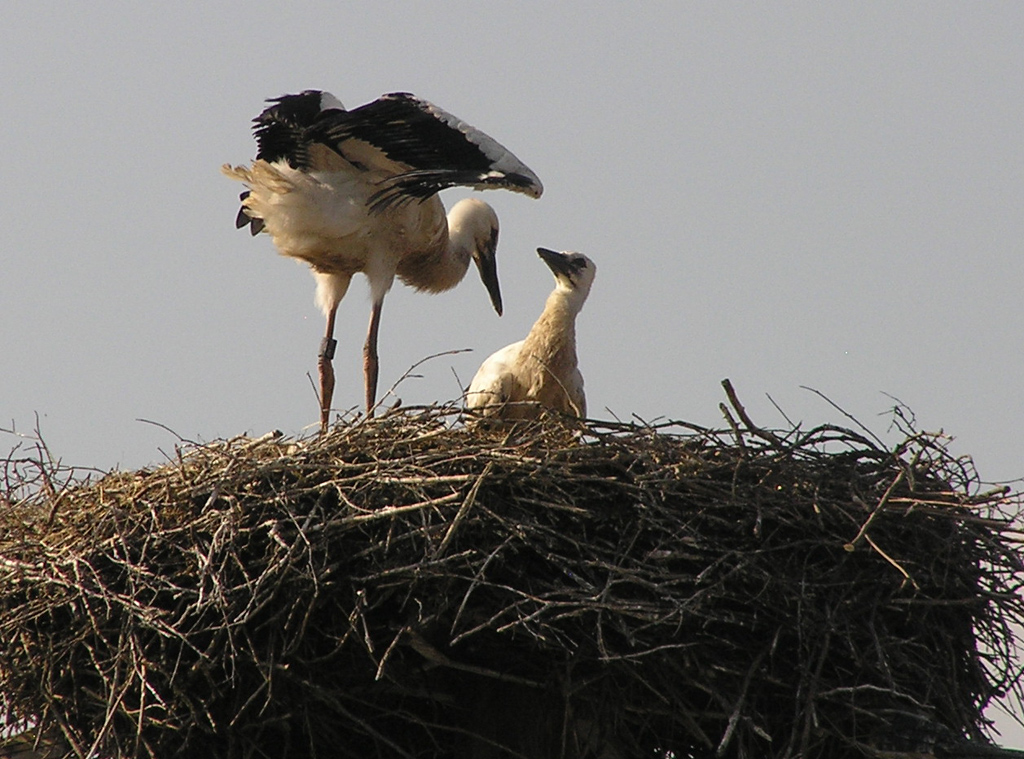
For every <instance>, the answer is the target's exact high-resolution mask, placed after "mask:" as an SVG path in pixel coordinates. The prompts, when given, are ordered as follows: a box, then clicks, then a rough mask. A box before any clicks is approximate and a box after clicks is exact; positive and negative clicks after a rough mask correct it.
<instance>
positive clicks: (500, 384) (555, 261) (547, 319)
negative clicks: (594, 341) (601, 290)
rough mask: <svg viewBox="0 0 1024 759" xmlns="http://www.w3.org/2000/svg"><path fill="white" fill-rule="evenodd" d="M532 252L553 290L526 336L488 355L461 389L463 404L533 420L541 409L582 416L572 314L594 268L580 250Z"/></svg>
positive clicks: (584, 411) (480, 411) (583, 296)
mask: <svg viewBox="0 0 1024 759" xmlns="http://www.w3.org/2000/svg"><path fill="white" fill-rule="evenodd" d="M537 253H538V254H539V255H540V257H541V258H542V259H543V260H544V262H545V263H546V264H547V265H548V266H549V267H550V269H551V272H552V274H554V277H555V289H554V290H553V291H552V292H551V294H550V295H549V296H548V299H547V302H546V303H545V305H544V311H543V312H542V313H541V315H540V318H539V319H537V321H536V323H535V324H534V325H533V328H532V329H531V330H530V333H529V334H528V335H527V336H526V338H525V339H523V340H520V341H519V342H517V343H512V344H511V345H507V346H505V347H504V348H502V349H501V350H499V351H497V352H495V353H493V354H492V355H491V356H489V357H488V358H487V360H486V361H484V362H483V364H481V365H480V368H479V369H478V370H477V373H476V375H475V376H474V377H473V381H472V382H471V383H470V385H469V389H468V390H467V391H466V405H467V406H468V407H469V408H470V409H471V410H472V411H475V412H477V413H478V414H481V415H483V416H486V417H493V418H500V419H509V420H515V419H534V418H537V417H538V416H539V415H540V414H541V412H542V411H543V410H544V409H548V410H551V411H555V412H558V413H563V414H569V415H571V416H576V417H580V418H583V417H585V416H586V414H587V399H586V395H585V393H584V390H583V375H582V374H581V373H580V370H579V364H578V360H577V355H576V316H577V315H578V314H579V312H580V310H581V309H582V308H583V304H584V302H586V300H587V295H588V294H589V293H590V287H591V285H592V284H593V282H594V276H595V274H596V273H597V267H596V266H595V265H594V262H593V261H591V260H590V259H589V258H587V257H586V256H584V255H583V254H581V253H575V252H564V253H556V252H555V251H553V250H547V249H545V248H538V249H537Z"/></svg>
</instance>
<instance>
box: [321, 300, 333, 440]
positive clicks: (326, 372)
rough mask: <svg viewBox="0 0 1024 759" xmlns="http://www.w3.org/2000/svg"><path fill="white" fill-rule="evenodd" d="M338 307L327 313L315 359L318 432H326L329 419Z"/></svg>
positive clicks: (323, 433) (322, 433)
mask: <svg viewBox="0 0 1024 759" xmlns="http://www.w3.org/2000/svg"><path fill="white" fill-rule="evenodd" d="M337 310H338V307H337V306H335V307H334V308H332V309H331V310H330V312H329V313H328V314H327V332H326V334H325V335H324V339H323V340H321V341H320V355H319V357H318V359H317V369H318V370H319V373H320V434H321V435H326V434H327V427H328V426H329V425H330V421H331V398H333V397H334V365H333V363H332V362H333V361H334V349H335V347H336V346H337V345H338V341H337V340H335V339H334V315H335V313H337Z"/></svg>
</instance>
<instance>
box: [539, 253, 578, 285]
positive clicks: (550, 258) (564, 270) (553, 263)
mask: <svg viewBox="0 0 1024 759" xmlns="http://www.w3.org/2000/svg"><path fill="white" fill-rule="evenodd" d="M537 255H538V256H540V257H541V258H542V259H543V260H544V263H546V264H547V265H548V268H549V269H551V272H552V273H553V274H554V275H555V276H556V277H557V276H558V275H559V274H561V275H562V276H563V277H567V278H569V279H570V280H571V275H572V268H571V267H570V266H569V262H568V261H567V260H566V258H565V256H564V255H562V254H561V253H558V252H557V251H554V250H548V249H547V248H537Z"/></svg>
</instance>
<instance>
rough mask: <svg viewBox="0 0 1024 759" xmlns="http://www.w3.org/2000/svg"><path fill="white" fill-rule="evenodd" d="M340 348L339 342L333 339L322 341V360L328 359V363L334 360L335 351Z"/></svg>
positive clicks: (328, 338) (327, 338)
mask: <svg viewBox="0 0 1024 759" xmlns="http://www.w3.org/2000/svg"><path fill="white" fill-rule="evenodd" d="M336 347H338V341H337V340H335V339H334V338H333V337H325V338H324V339H323V340H321V341H320V354H319V356H320V358H326V359H327V360H328V361H333V360H334V349H335V348H336Z"/></svg>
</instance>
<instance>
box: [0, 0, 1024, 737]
mask: <svg viewBox="0 0 1024 759" xmlns="http://www.w3.org/2000/svg"><path fill="white" fill-rule="evenodd" d="M191 5H192V6H196V8H195V9H194V10H182V8H185V7H188V6H186V4H173V3H160V4H158V3H137V2H97V3H88V4H87V3H81V4H72V3H68V2H66V1H63V2H48V1H46V0H44V1H42V2H33V3H18V4H16V5H13V6H12V7H11V9H9V10H8V12H7V13H5V19H4V24H3V25H2V27H0V92H2V93H3V106H2V114H3V125H2V129H0V149H2V155H3V168H2V169H0V225H2V229H3V232H4V235H3V246H4V249H5V254H4V256H3V262H4V263H3V270H2V273H0V304H2V311H0V313H2V317H0V318H2V320H3V321H2V326H3V329H2V330H0V357H2V362H3V366H2V368H0V427H5V428H9V427H11V426H12V425H13V426H14V427H15V428H16V429H17V430H19V431H23V432H29V431H31V429H32V428H33V427H34V426H35V418H36V415H38V417H39V425H40V428H41V431H42V433H43V436H44V438H45V439H46V441H47V443H48V444H49V446H50V448H51V450H52V451H53V452H54V454H55V455H57V456H59V457H61V458H62V459H63V460H64V462H65V463H66V464H69V465H76V466H83V467H86V466H94V467H99V468H102V469H109V468H111V467H115V466H117V467H120V468H135V467H139V466H142V465H146V464H149V463H154V462H159V461H161V460H162V459H163V458H164V453H163V452H170V451H172V450H173V447H174V444H175V442H176V438H175V437H174V436H173V435H171V434H170V433H169V432H167V431H166V430H165V429H163V428H162V427H160V426H156V425H153V424H147V423H144V422H141V421H138V420H139V419H146V420H151V421H153V422H156V423H158V424H159V425H165V426H166V427H168V428H170V429H172V430H174V431H175V432H176V433H178V434H179V435H181V436H182V437H185V438H188V439H192V440H198V441H208V440H212V439H216V438H222V437H231V436H234V435H237V434H242V433H247V434H253V435H261V434H263V433H265V432H268V431H270V430H273V429H280V430H282V431H284V432H285V433H287V434H289V435H297V434H303V433H304V432H306V431H307V430H309V431H311V430H312V427H311V425H315V423H316V422H317V402H316V398H315V395H314V392H313V389H312V385H311V383H310V380H309V379H308V378H307V374H312V375H313V376H314V377H315V374H316V353H317V349H318V347H319V342H320V337H321V334H322V332H323V319H322V316H321V315H320V313H319V311H318V310H317V309H316V308H315V306H314V305H313V279H312V277H310V276H309V274H308V272H307V271H306V269H305V267H303V266H301V265H297V264H295V263H293V262H291V261H289V260H286V259H284V258H282V257H280V256H278V255H277V254H276V252H275V250H274V248H273V245H272V243H271V242H270V240H269V238H268V237H267V236H265V235H263V236H260V237H259V238H257V239H252V238H251V237H250V236H249V235H248V233H247V232H243V231H237V230H235V228H234V223H233V222H234V216H235V212H236V210H237V206H238V204H237V199H238V192H239V190H240V189H241V188H240V187H239V186H238V185H237V184H236V183H233V182H230V181H229V180H227V179H226V178H224V177H223V176H222V175H221V174H220V171H219V167H220V165H221V164H222V163H225V162H231V163H244V162H245V161H247V160H249V159H250V158H251V157H252V155H253V152H254V148H255V145H254V143H253V141H252V137H251V134H250V121H251V119H252V118H253V116H255V115H256V114H257V113H259V112H260V110H261V109H262V108H263V101H264V99H265V98H268V97H274V96H278V95H282V94H285V93H288V92H298V91H301V90H303V89H310V88H315V89H325V90H329V91H331V92H333V93H334V94H335V95H336V96H337V97H338V98H340V99H341V100H342V101H343V102H344V103H345V104H346V105H347V106H349V107H355V106H357V105H360V104H362V103H365V102H368V101H370V100H373V99H374V98H376V97H378V96H379V95H380V94H382V93H385V92H391V91H399V90H400V91H409V92H413V93H415V94H417V95H419V96H421V97H425V98H427V99H429V100H431V101H433V102H434V103H436V104H438V105H439V106H441V107H442V108H444V109H445V110H448V111H450V112H452V113H454V114H455V115H457V116H459V117H460V118H462V119H464V120H465V121H467V122H469V123H471V124H473V125H474V126H476V127H478V128H480V129H482V130H483V131H485V132H486V133H488V134H490V135H491V136H492V137H494V138H495V139H497V140H498V141H499V142H501V143H502V144H504V145H505V146H506V147H508V148H509V149H510V150H512V151H513V152H514V153H515V154H516V155H517V156H518V157H519V158H521V159H522V160H523V161H524V162H525V163H526V164H527V165H529V166H530V167H531V168H532V169H533V170H534V171H535V172H536V173H537V174H538V175H539V176H540V178H541V180H542V181H543V182H544V186H545V193H544V196H543V197H542V198H541V199H540V200H536V201H535V200H531V199H529V198H527V197H525V196H520V195H513V194H511V193H507V192H488V193H487V194H486V195H485V196H483V198H484V199H485V200H487V201H489V202H490V203H491V204H492V205H493V206H494V207H495V208H496V210H497V212H498V215H499V217H500V219H501V225H502V228H501V239H500V243H499V253H498V255H499V274H500V276H501V281H502V288H503V294H504V301H505V315H504V316H503V317H501V318H498V317H497V316H496V315H495V314H494V313H493V311H491V309H490V306H489V304H488V300H487V295H486V292H485V291H484V289H483V287H482V286H481V285H480V283H479V281H478V280H477V279H476V277H475V275H474V274H473V273H472V272H471V273H470V275H469V276H468V277H467V279H466V280H465V281H464V282H463V283H462V284H461V285H460V286H459V287H458V288H457V289H456V290H454V291H452V292H449V293H445V294H442V295H436V296H428V295H423V294H418V293H414V292H412V291H409V290H408V289H406V288H404V287H403V286H402V285H401V284H396V285H395V288H394V289H393V290H392V292H391V293H390V295H389V296H388V298H387V299H386V301H385V304H384V313H383V318H382V323H381V334H380V354H381V379H380V387H381V392H384V391H386V390H387V389H388V388H389V387H391V385H392V384H393V383H394V382H395V381H396V380H398V378H399V377H400V376H401V375H402V374H403V373H404V372H405V371H406V370H407V369H409V368H410V367H411V366H412V365H413V364H415V363H416V362H417V361H419V360H421V359H423V358H424V357H426V356H429V355H432V354H435V353H440V352H444V351H450V350H456V349H462V348H472V349H473V352H472V353H462V354H458V355H450V356H443V357H441V358H437V359H434V360H431V361H429V362H427V363H426V364H424V365H422V366H420V367H419V368H418V370H417V372H416V373H417V374H418V375H422V376H420V377H416V378H411V379H408V380H406V381H405V382H403V383H402V384H401V386H400V387H399V388H398V390H397V395H398V396H399V397H400V398H401V399H402V401H403V403H405V404H406V405H409V404H425V403H432V402H435V401H438V402H444V401H450V400H452V399H455V398H457V397H458V396H459V394H460V391H461V390H460V382H461V383H462V386H464V385H465V384H467V383H468V382H469V380H470V379H471V377H472V376H473V373H474V372H475V370H476V367H477V366H478V365H479V363H480V362H481V361H482V360H483V359H484V358H485V357H486V356H487V355H488V354H490V353H491V352H492V351H494V350H496V349H497V348H500V347H502V346H503V345H505V344H507V343H510V342H513V341H515V340H519V339H521V338H522V337H523V336H524V335H525V334H526V332H527V331H528V330H529V328H530V326H531V324H532V323H533V321H534V320H535V319H536V317H537V316H538V314H539V313H540V310H541V308H542V306H543V302H544V299H545V298H546V296H547V294H548V292H549V291H550V289H551V286H552V279H551V276H550V273H549V272H548V270H547V268H546V267H545V266H544V264H543V263H542V262H541V261H540V260H539V259H538V258H537V256H536V253H535V249H536V248H537V247H538V246H543V247H549V248H556V249H572V250H579V251H582V252H584V253H586V254H587V255H588V256H589V257H591V258H592V259H593V260H594V261H595V262H596V263H597V265H598V269H599V270H598V276H597V281H596V282H595V284H594V287H593V290H592V291H591V295H590V299H589V301H588V302H587V305H586V308H585V309H584V311H583V313H582V314H581V315H580V319H579V323H578V332H579V353H580V363H581V369H582V371H583V374H584V377H585V378H586V386H587V399H588V407H589V409H590V414H591V416H593V417H597V418H604V419H608V418H612V417H613V416H614V417H618V418H620V419H630V418H632V417H633V415H634V414H635V415H636V416H638V417H640V418H642V419H645V420H654V419H658V418H672V419H680V420H685V421H689V422H694V423H698V424H704V425H709V426H721V425H722V423H723V420H722V418H721V416H720V414H719V411H718V403H719V402H720V401H722V400H723V399H724V395H723V393H722V390H721V387H720V385H719V382H720V381H721V380H722V379H723V378H725V377H728V378H730V379H731V380H732V381H733V383H734V385H735V386H736V388H737V390H738V392H739V394H740V398H741V399H742V400H743V401H744V402H745V404H746V405H747V408H748V410H749V411H750V413H751V415H752V416H753V418H754V420H755V421H757V422H758V423H760V424H762V425H764V426H769V427H773V426H774V427H778V426H785V425H786V424H787V423H786V421H785V419H784V418H783V417H782V416H781V415H780V414H779V413H778V411H776V409H775V408H774V406H773V404H772V400H774V402H775V403H777V404H778V405H779V406H780V407H781V408H782V409H783V410H784V411H785V413H786V415H787V416H788V417H789V418H790V419H792V420H794V421H800V422H802V423H803V424H804V425H805V426H814V425H816V424H820V423H823V422H835V423H840V424H849V420H847V419H845V418H843V417H842V416H841V415H840V414H838V413H837V412H836V411H835V410H834V409H833V408H831V407H830V406H829V405H828V404H827V403H826V402H825V401H823V400H822V399H821V398H819V397H818V396H817V395H815V394H813V393H811V392H808V391H807V390H804V389H801V386H810V387H813V388H815V389H816V390H819V391H820V392H821V393H824V394H825V395H826V396H828V397H829V398H830V399H832V400H833V401H834V402H835V403H837V404H839V405H840V406H842V407H843V408H844V409H846V410H847V411H848V412H850V413H851V414H852V415H854V416H855V417H857V419H859V420H860V421H861V422H863V423H865V424H867V425H868V426H869V427H871V428H872V429H873V430H874V431H875V432H876V433H878V434H879V435H881V436H882V437H883V438H884V439H885V440H886V441H888V442H896V440H897V437H896V436H895V434H893V433H890V432H889V423H888V420H889V417H888V415H887V414H886V413H885V412H886V411H887V410H888V409H890V408H891V407H892V406H893V403H894V401H893V400H892V397H895V398H898V399H900V401H902V402H904V403H906V404H907V405H908V406H909V407H910V408H911V409H912V410H913V411H914V412H915V414H916V417H917V421H918V424H919V426H920V427H921V428H922V429H925V430H929V431H938V430H940V429H941V430H943V431H944V432H946V433H948V434H949V435H951V436H952V437H953V438H954V440H953V441H952V443H951V446H952V450H953V452H954V453H956V454H958V455H959V454H970V455H971V456H973V457H974V459H975V463H976V465H977V468H978V470H979V472H980V474H981V476H982V478H983V479H984V480H987V481H1006V480H1018V482H1017V483H1016V487H1021V482H1020V478H1022V477H1024V455H1022V454H1024V442H1022V440H1021V434H1022V432H1021V431H1022V430H1024V404H1022V402H1021V400H1020V397H1019V394H1018V393H1019V388H1020V384H1021V378H1022V376H1024V351H1022V350H1021V346H1020V339H1021V335H1024V308H1022V306H1021V296H1022V290H1024V213H1022V208H1024V139H1022V124H1024V53H1022V51H1024V5H1022V4H1017V3H1009V2H1003V3H942V2H930V3H890V2H885V3H876V2H857V3H847V4H838V3H829V4H825V3H819V2H806V3H784V4H782V3H779V4H756V5H754V4H742V5H741V4H736V3H701V4H691V3H683V2H664V3H646V4H638V3H621V4H617V5H613V4H611V3H605V4H595V3H560V4H555V3H551V2H534V1H530V0H527V1H524V0H517V2H515V3H512V2H508V3H504V2H492V3H480V2H459V3H453V2H432V3H411V2H410V3H394V2H351V1H349V2H344V3H338V2H325V3H313V2H293V3H287V4H283V3H276V2H275V3H271V2H260V1H259V0H254V1H253V2H248V3H244V4H242V3H238V4H226V3H219V2H209V3H203V4H202V7H201V8H200V7H198V6H199V4H198V3H196V4H191ZM465 194H467V193H466V192H462V191H458V190H450V191H447V192H446V193H445V194H444V195H443V198H444V200H445V201H446V202H447V203H448V204H449V205H450V204H451V203H453V202H454V201H455V200H457V199H458V198H459V197H462V196H463V195H465ZM366 292H367V291H366V287H365V285H364V282H363V281H362V280H361V279H359V278H357V279H356V280H355V281H354V282H353V285H352V288H351V289H350V291H349V294H348V296H347V297H346V299H345V301H344V302H343V303H342V306H341V309H340V310H339V314H338V328H337V332H336V337H337V338H338V339H339V344H338V348H337V354H336V358H335V370H336V373H337V377H338V380H337V383H338V384H337V388H336V390H335V405H336V406H337V407H339V408H358V407H359V406H360V404H361V399H362V370H361V346H362V341H363V338H364V334H365V327H366V320H367V318H368V314H369V302H368V298H367V295H366ZM769 396H770V398H771V399H772V400H770V399H769ZM17 442H18V438H16V437H14V436H11V435H4V434H0V447H3V446H4V445H6V449H9V448H10V447H12V446H14V445H16V444H17ZM1005 730H1006V732H1005V735H1004V739H1003V742H1004V743H1007V744H1010V745H1016V746H1022V747H1024V732H1022V731H1020V730H1019V729H1016V728H1012V727H1005Z"/></svg>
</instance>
